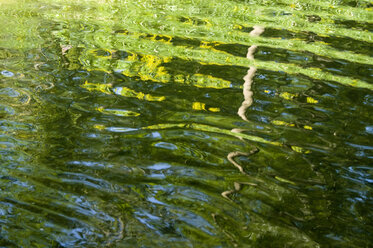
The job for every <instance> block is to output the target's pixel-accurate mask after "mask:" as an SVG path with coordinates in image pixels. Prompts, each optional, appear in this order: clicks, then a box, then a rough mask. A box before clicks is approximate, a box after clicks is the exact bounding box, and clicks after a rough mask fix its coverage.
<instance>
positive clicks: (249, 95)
mask: <svg viewBox="0 0 373 248" xmlns="http://www.w3.org/2000/svg"><path fill="white" fill-rule="evenodd" d="M263 32H264V28H263V27H261V26H254V27H253V30H252V31H251V32H250V35H251V36H253V37H255V36H259V35H261V34H262V33H263ZM256 49H257V46H256V45H252V46H250V47H249V48H248V50H247V55H246V58H247V59H249V60H254V53H255V51H256ZM256 70H257V69H256V67H255V66H250V68H249V70H248V71H247V74H246V75H245V76H244V78H243V79H244V84H243V96H244V101H243V102H242V103H241V106H240V107H239V108H238V112H237V114H238V115H239V116H240V117H241V118H242V119H243V120H244V121H249V120H248V119H247V117H246V115H245V113H246V111H247V109H248V108H249V107H250V106H251V105H252V104H253V92H252V90H251V85H252V83H253V78H254V76H255V72H256ZM231 131H232V132H233V133H241V132H243V131H245V130H244V129H238V128H234V129H232V130H231ZM258 151H259V149H258V148H257V147H254V148H253V149H252V150H251V151H250V152H241V151H234V152H230V153H229V154H228V155H227V159H228V161H229V162H230V163H231V164H233V165H234V166H235V167H236V168H237V169H238V170H239V171H240V172H241V173H242V174H244V175H247V174H246V172H245V171H244V170H243V167H242V166H241V165H240V164H238V163H237V162H236V161H235V160H234V158H235V157H239V156H246V157H248V156H250V155H252V154H255V153H257V152H258ZM243 184H245V185H251V186H256V184H254V183H248V182H234V189H233V190H227V191H224V192H223V193H221V195H222V196H223V197H224V198H226V199H228V200H230V198H229V197H228V196H229V195H230V194H232V193H234V192H237V191H239V190H241V185H243Z"/></svg>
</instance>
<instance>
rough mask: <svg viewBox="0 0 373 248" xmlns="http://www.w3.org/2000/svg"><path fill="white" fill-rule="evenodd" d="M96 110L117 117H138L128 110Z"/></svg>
mask: <svg viewBox="0 0 373 248" xmlns="http://www.w3.org/2000/svg"><path fill="white" fill-rule="evenodd" d="M97 110H98V111H99V112H101V113H104V114H113V115H118V116H126V117H130V116H139V115H140V113H137V112H134V111H130V110H123V109H105V108H104V107H98V108H97Z"/></svg>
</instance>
